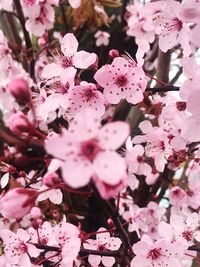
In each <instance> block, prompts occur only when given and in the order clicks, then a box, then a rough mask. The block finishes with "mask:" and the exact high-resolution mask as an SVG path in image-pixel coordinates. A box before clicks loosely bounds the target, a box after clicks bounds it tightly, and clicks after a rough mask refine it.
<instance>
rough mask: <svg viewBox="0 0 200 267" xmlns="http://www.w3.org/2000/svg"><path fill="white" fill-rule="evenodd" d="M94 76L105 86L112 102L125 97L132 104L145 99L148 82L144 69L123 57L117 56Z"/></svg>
mask: <svg viewBox="0 0 200 267" xmlns="http://www.w3.org/2000/svg"><path fill="white" fill-rule="evenodd" d="M94 78H95V80H96V81H97V82H98V84H99V85H100V86H102V87H103V88H104V91H103V93H104V95H105V98H106V100H107V101H108V102H109V103H111V104H117V103H119V101H120V100H121V99H124V98H125V99H126V100H127V101H128V102H129V103H131V104H137V103H139V102H141V101H142V100H143V92H144V91H145V88H146V84H147V82H146V79H145V74H144V71H143V69H142V68H141V67H139V66H137V65H136V64H135V63H134V62H131V61H128V60H126V59H125V58H123V57H116V58H114V60H113V62H112V64H111V65H105V66H103V67H101V68H100V69H99V70H98V71H97V72H96V74H95V75H94Z"/></svg>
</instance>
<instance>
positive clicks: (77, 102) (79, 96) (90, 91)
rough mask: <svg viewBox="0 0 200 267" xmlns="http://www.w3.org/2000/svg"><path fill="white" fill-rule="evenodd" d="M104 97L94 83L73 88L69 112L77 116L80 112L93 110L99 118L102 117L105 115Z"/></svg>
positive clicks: (84, 83) (82, 83)
mask: <svg viewBox="0 0 200 267" xmlns="http://www.w3.org/2000/svg"><path fill="white" fill-rule="evenodd" d="M105 103H106V100H105V99H104V95H103V94H102V93H101V92H100V91H99V90H98V89H97V87H96V85H95V84H93V83H87V82H81V84H80V85H77V86H75V87H73V88H72V90H71V92H70V95H69V108H68V110H69V112H70V114H71V115H75V114H76V113H79V112H80V111H82V110H84V109H87V108H91V109H92V110H93V111H94V112H95V113H96V114H97V116H99V117H101V116H102V115H103V114H104V113H105Z"/></svg>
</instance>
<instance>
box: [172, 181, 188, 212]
mask: <svg viewBox="0 0 200 267" xmlns="http://www.w3.org/2000/svg"><path fill="white" fill-rule="evenodd" d="M186 198H187V194H186V193H185V191H184V190H183V189H182V188H180V187H179V186H174V187H173V188H172V189H170V191H169V201H170V203H171V204H172V205H174V206H179V207H181V206H182V205H183V204H184V202H185V201H186Z"/></svg>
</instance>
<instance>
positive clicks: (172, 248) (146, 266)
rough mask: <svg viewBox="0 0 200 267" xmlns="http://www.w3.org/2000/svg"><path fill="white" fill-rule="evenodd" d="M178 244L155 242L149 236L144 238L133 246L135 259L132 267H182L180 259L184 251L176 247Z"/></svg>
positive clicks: (163, 240) (163, 241) (161, 240)
mask: <svg viewBox="0 0 200 267" xmlns="http://www.w3.org/2000/svg"><path fill="white" fill-rule="evenodd" d="M176 246H177V244H176V243H174V244H173V243H171V242H169V241H167V240H165V239H160V240H158V241H156V242H153V241H152V240H151V238H149V237H148V236H143V237H142V239H141V241H139V242H138V243H136V244H134V245H133V252H134V253H135V255H136V256H135V257H134V258H133V260H132V262H131V267H136V266H138V265H139V266H141V267H151V266H155V267H159V266H163V267H167V266H173V265H174V266H177V267H181V264H180V257H181V256H182V250H180V252H179V248H178V247H176Z"/></svg>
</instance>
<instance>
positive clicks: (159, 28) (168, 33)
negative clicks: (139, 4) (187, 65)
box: [154, 0, 191, 56]
mask: <svg viewBox="0 0 200 267" xmlns="http://www.w3.org/2000/svg"><path fill="white" fill-rule="evenodd" d="M154 23H155V26H156V30H155V32H156V34H158V35H159V47H160V49H161V50H162V51H163V52H167V51H168V50H169V49H171V48H173V47H174V46H175V45H177V44H181V46H182V48H183V53H184V56H189V55H190V53H191V48H190V44H189V32H190V30H189V27H188V25H187V24H186V23H185V22H184V21H183V20H182V18H181V4H180V3H179V2H177V1H174V0H170V1H166V8H165V9H164V10H163V11H161V12H158V13H157V14H156V16H155V18H154Z"/></svg>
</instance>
